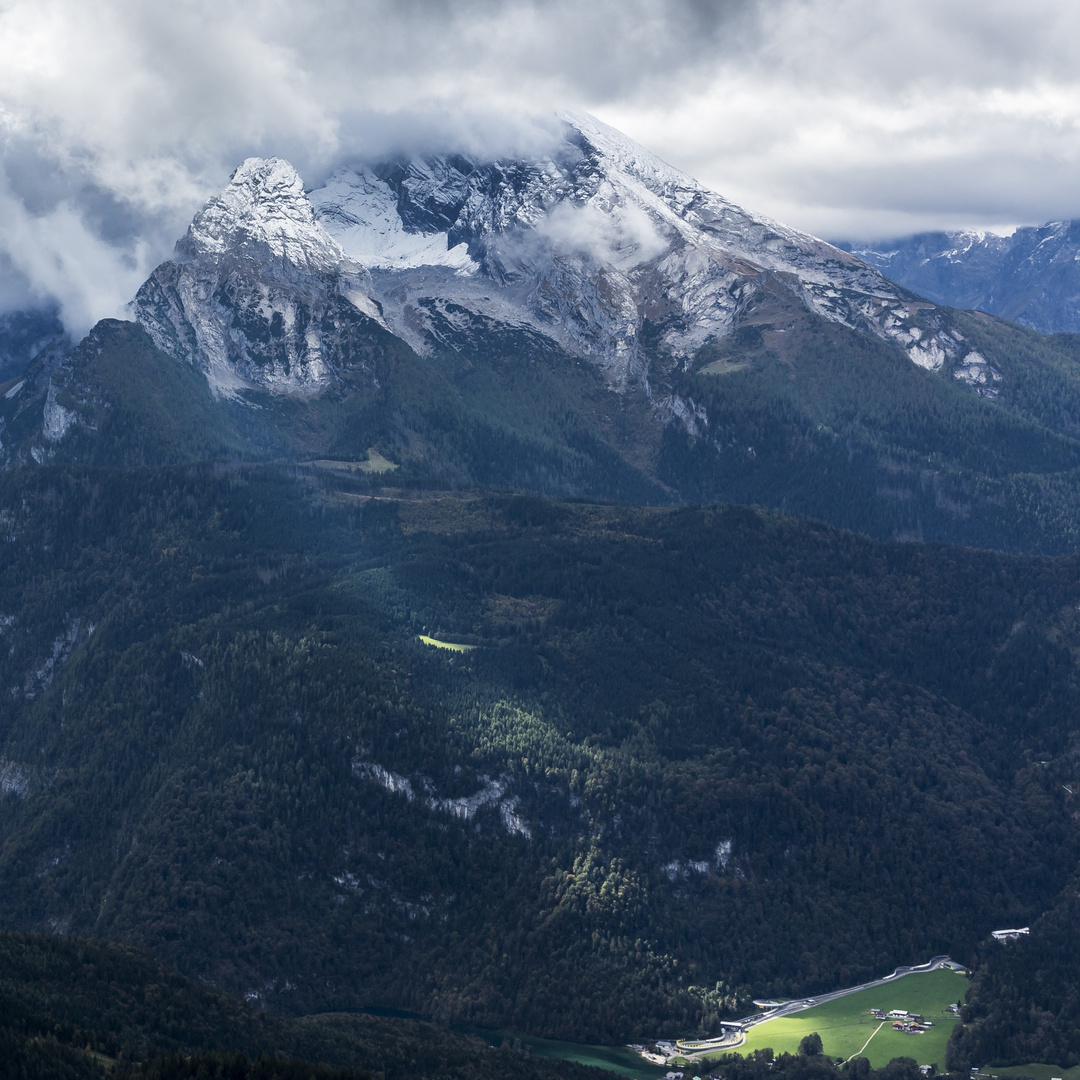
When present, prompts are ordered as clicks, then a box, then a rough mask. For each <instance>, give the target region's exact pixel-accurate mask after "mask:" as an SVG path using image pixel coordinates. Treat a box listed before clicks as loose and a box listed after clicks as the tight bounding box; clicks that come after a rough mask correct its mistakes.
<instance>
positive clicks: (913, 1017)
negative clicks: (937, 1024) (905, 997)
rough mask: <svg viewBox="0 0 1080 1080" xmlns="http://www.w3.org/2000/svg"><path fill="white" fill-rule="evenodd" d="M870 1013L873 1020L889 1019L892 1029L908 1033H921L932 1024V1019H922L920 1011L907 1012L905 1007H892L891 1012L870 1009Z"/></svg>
mask: <svg viewBox="0 0 1080 1080" xmlns="http://www.w3.org/2000/svg"><path fill="white" fill-rule="evenodd" d="M870 1013H871V1015H872V1016H873V1017H874V1019H875V1020H891V1021H892V1022H893V1025H892V1026H893V1031H903V1032H906V1033H907V1034H908V1035H921V1034H922V1033H923V1032H924V1031H926V1029H927V1028H932V1027H933V1026H934V1024H933V1021H931V1020H924V1019H923V1018H922V1014H921V1013H909V1012H908V1011H907V1010H906V1009H893V1010H892V1011H891V1012H885V1011H884V1009H871V1010H870Z"/></svg>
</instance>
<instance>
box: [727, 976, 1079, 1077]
mask: <svg viewBox="0 0 1080 1080" xmlns="http://www.w3.org/2000/svg"><path fill="white" fill-rule="evenodd" d="M967 987H968V981H967V976H965V975H961V974H960V973H959V972H956V971H949V970H943V969H939V970H937V971H928V972H918V973H916V974H914V975H903V976H901V977H900V978H898V979H897V980H896V981H895V982H892V983H887V984H886V985H884V986H878V987H874V988H872V989H870V990H860V991H858V992H857V993H854V994H848V995H847V996H845V997H841V998H836V999H835V1000H834V1001H827V1002H825V1003H824V1004H822V1005H815V1006H813V1007H812V1008H810V1009H807V1010H806V1011H805V1012H801V1013H798V1014H796V1015H795V1016H781V1017H778V1018H777V1019H776V1020H766V1021H765V1022H764V1023H762V1024H757V1025H755V1026H754V1027H752V1028H750V1030H749V1031H748V1032H747V1033H746V1042H745V1043H744V1044H743V1045H742V1046H740V1047H739V1049H738V1053H740V1054H749V1053H751V1052H752V1051H754V1050H761V1049H763V1048H764V1047H766V1046H769V1047H772V1049H773V1050H774V1051H775V1052H776V1053H778V1054H779V1053H782V1052H784V1051H787V1052H788V1053H792V1054H794V1053H797V1052H798V1049H799V1040H800V1039H802V1038H803V1036H805V1035H809V1034H810V1033H811V1032H813V1031H816V1032H817V1033H818V1034H819V1035H820V1036H821V1041H822V1049H823V1051H824V1053H826V1054H828V1055H829V1056H830V1057H834V1058H845V1059H846V1058H849V1057H855V1056H861V1057H865V1058H868V1059H869V1061H870V1064H871V1065H872V1066H873V1067H874V1068H875V1069H878V1068H881V1066H883V1065H887V1064H888V1063H889V1062H890V1061H891V1060H892V1059H893V1058H894V1057H912V1058H914V1059H915V1060H916V1061H917V1062H918V1063H919V1064H920V1065H931V1064H936V1065H937V1067H938V1069H939V1071H944V1068H945V1046H946V1044H947V1043H948V1041H949V1036H950V1035H951V1034H952V1029H953V1027H954V1026H955V1025H956V1023H957V1018H956V1017H955V1016H954V1015H953V1014H952V1013H950V1012H949V1011H948V1008H947V1006H948V1005H950V1004H955V1003H956V1002H957V1001H962V1000H963V998H964V994H966V993H967ZM870 1009H884V1010H885V1011H886V1012H888V1011H889V1010H891V1009H906V1010H907V1011H908V1012H914V1013H921V1014H922V1015H923V1017H925V1019H927V1020H932V1021H933V1027H932V1028H930V1030H929V1031H927V1032H924V1033H923V1034H922V1035H908V1034H905V1033H904V1032H901V1031H893V1029H892V1022H891V1021H885V1023H884V1024H882V1022H881V1021H880V1020H875V1019H874V1018H873V1017H872V1016H871V1015H870V1012H869V1010H870ZM868 1039H869V1040H870V1041H869V1043H868V1044H867V1040H868ZM864 1046H865V1049H864ZM715 1056H717V1057H719V1056H720V1055H715ZM1054 1075H1055V1076H1060V1075H1061V1073H1060V1072H1057V1073H1055V1074H1054ZM1040 1080H1043V1078H1040ZM1047 1080H1049V1078H1047ZM1070 1080H1072V1078H1070ZM1077 1080H1080V1078H1077Z"/></svg>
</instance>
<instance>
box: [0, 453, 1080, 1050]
mask: <svg viewBox="0 0 1080 1080" xmlns="http://www.w3.org/2000/svg"><path fill="white" fill-rule="evenodd" d="M351 485H352V481H350V480H348V479H347V478H343V477H340V476H337V475H325V474H322V473H319V472H317V471H304V470H300V471H297V470H293V469H270V468H247V467H244V468H241V467H233V468H205V469H184V470H172V471H154V472H151V471H147V472H129V473H124V474H120V473H110V472H96V473H86V472H74V471H70V470H61V469H52V470H34V471H28V472H24V473H15V474H9V475H7V476H6V477H4V478H3V481H2V492H0V495H2V498H0V505H2V506H3V507H4V518H3V529H4V533H3V536H2V539H3V544H4V547H3V551H4V558H3V560H2V561H0V616H3V617H4V620H5V621H4V624H3V626H4V628H3V635H2V637H0V642H2V643H3V645H4V648H3V649H0V690H2V692H3V693H4V695H5V697H4V700H5V701H6V702H8V705H7V706H6V707H5V710H4V712H3V719H2V725H3V726H2V729H0V759H2V760H0V770H3V777H4V790H5V792H6V794H5V795H4V796H3V797H0V836H2V837H3V840H2V843H0V886H2V887H0V918H2V920H3V922H4V924H5V925H7V926H13V927H27V928H41V929H47V928H50V927H54V928H60V929H63V930H65V931H67V932H70V933H75V934H83V935H91V934H93V935H97V936H106V937H109V938H112V939H115V940H120V941H126V942H130V943H133V944H139V945H143V946H147V947H149V948H151V949H152V950H153V951H154V952H155V953H156V954H157V955H158V956H160V957H162V958H163V959H165V960H167V961H169V962H172V963H175V964H176V965H177V966H178V967H179V968H180V969H181V970H182V971H184V972H185V973H186V974H189V975H198V976H200V977H202V978H206V979H210V980H212V981H213V982H215V983H216V984H218V985H220V986H223V987H225V988H228V989H229V990H231V991H233V992H237V993H250V994H252V995H253V996H254V997H255V999H256V1000H262V1001H264V1002H267V1003H269V1004H271V1005H272V1006H273V1007H274V1008H275V1009H278V1010H287V1011H295V1012H305V1011H312V1010H315V1009H328V1008H355V1007H357V1006H360V1005H365V1004H375V1003H379V1004H384V1005H391V1006H394V1007H397V1008H406V1009H412V1010H414V1011H418V1012H422V1013H424V1014H427V1015H430V1016H437V1017H440V1018H447V1019H451V1018H452V1019H457V1020H462V1021H468V1022H472V1023H477V1024H483V1025H485V1026H488V1027H498V1026H505V1027H508V1028H511V1029H516V1030H520V1031H528V1032H532V1033H536V1034H548V1035H561V1036H564V1037H573V1038H578V1039H585V1040H594V1041H608V1042H613V1041H620V1040H625V1039H626V1038H627V1037H630V1036H637V1035H657V1034H663V1033H665V1032H673V1031H679V1032H681V1031H685V1032H689V1031H693V1030H705V1031H708V1030H715V1028H716V1025H717V1023H718V1020H719V1018H720V1017H721V1016H723V1015H725V1014H730V1013H731V1012H732V1011H735V1010H737V1009H740V1008H742V1007H744V1005H745V1002H746V998H747V996H749V994H750V993H751V992H752V993H753V994H755V995H756V994H770V993H788V992H815V991H819V990H822V989H827V988H832V987H835V986H836V985H841V984H849V983H853V982H855V981H858V980H860V979H861V978H864V977H871V976H874V975H879V974H880V973H881V971H882V970H888V969H890V968H891V967H892V966H893V965H894V964H895V963H897V962H900V961H905V960H907V961H918V960H922V959H925V958H926V957H927V956H929V955H932V954H934V953H939V952H946V951H953V952H954V955H958V956H959V957H960V958H965V957H966V956H967V953H968V952H969V951H970V950H971V949H972V948H974V946H975V944H976V943H977V942H978V940H979V939H980V938H981V937H982V936H983V935H984V934H985V933H986V932H987V931H988V930H990V929H992V928H995V927H996V926H999V925H1004V924H1011V923H1013V922H1016V921H1027V920H1029V919H1032V918H1034V917H1035V916H1036V915H1037V914H1038V913H1039V912H1040V911H1041V910H1043V908H1044V907H1045V906H1046V904H1047V903H1048V902H1049V899H1050V898H1052V897H1053V896H1054V895H1056V894H1057V892H1058V891H1059V890H1060V889H1061V888H1062V886H1063V884H1064V882H1065V880H1066V877H1067V875H1068V872H1069V868H1070V867H1071V866H1073V865H1074V864H1075V860H1076V858H1077V855H1078V854H1080V844H1078V837H1077V831H1076V827H1075V822H1074V820H1073V818H1072V816H1071V813H1072V811H1071V808H1070V806H1069V803H1068V800H1067V797H1066V793H1065V792H1064V790H1063V788H1062V786H1061V784H1062V782H1063V781H1064V782H1068V781H1069V780H1070V779H1071V776H1072V772H1071V770H1072V769H1073V767H1074V758H1073V753H1074V749H1073V743H1072V741H1071V740H1072V739H1073V732H1074V731H1075V717H1076V716H1077V715H1078V708H1077V706H1078V701H1077V695H1078V687H1077V679H1076V664H1075V660H1074V656H1075V655H1076V652H1077V649H1078V647H1080V619H1078V616H1077V605H1078V604H1080V585H1078V578H1080V574H1078V569H1080V566H1078V564H1077V562H1076V560H1073V559H1069V560H1061V561H1049V560H1025V559H1018V558H1011V557H1007V556H1001V555H994V554H989V553H977V552H965V551H962V550H959V549H949V548H935V547H924V546H915V545H885V546H882V545H878V544H875V543H874V542H872V541H870V540H866V539H861V538H858V537H855V536H853V535H851V534H846V533H840V532H836V531H835V530H831V529H829V528H826V527H824V526H815V525H807V524H800V523H797V522H793V521H789V520H783V519H777V518H772V517H769V516H767V515H764V514H761V513H757V512H754V511H749V510H739V509H718V508H711V509H683V510H655V509H633V508H625V507H596V506H589V505H586V504H577V505H574V504H565V503H564V504H557V503H551V502H548V501H545V500H542V499H538V498H534V497H510V496H506V497H503V496H498V497H496V496H485V497H476V496H469V497H453V496H448V497H445V498H433V497H430V496H426V497H420V496H418V497H416V498H412V499H402V500H398V501H390V500H387V499H385V498H371V497H370V496H371V494H372V489H371V488H370V487H369V486H367V485H366V484H365V483H360V484H358V485H356V486H351ZM420 633H427V634H430V635H432V636H434V637H436V638H441V639H444V640H445V639H449V640H457V641H463V642H466V643H472V644H478V645H481V646H482V647H481V648H479V649H476V650H475V651H473V652H471V653H466V654H457V655H454V654H449V653H446V652H444V651H442V650H436V649H430V648H427V647H425V646H423V645H421V644H419V642H418V641H417V639H416V635H418V634H420ZM1044 759H1045V760H1049V762H1050V764H1049V765H1047V766H1043V765H1040V764H1038V763H1037V762H1038V761H1040V760H1044ZM378 769H381V770H385V771H384V772H383V773H381V774H380V773H379V772H378V771H377V770H378ZM391 773H394V774H398V776H400V777H401V778H404V779H407V780H408V781H409V784H410V785H411V790H412V792H413V798H412V799H411V801H410V800H409V799H408V798H407V797H406V795H405V794H403V793H401V790H400V789H401V785H400V783H399V782H397V781H395V783H397V785H398V787H399V791H398V792H396V793H395V792H393V791H390V790H387V787H386V786H384V784H380V782H379V776H380V775H382V776H383V777H388V776H389V775H390V774H391ZM490 785H496V787H495V788H494V789H492V788H491V786H490ZM485 790H487V791H491V790H495V792H496V793H495V794H494V795H490V796H489V797H487V799H486V801H485V799H481V800H480V801H479V802H478V803H477V804H476V807H475V810H474V812H473V813H472V816H471V817H469V818H467V819H465V818H462V817H461V816H456V815H455V814H454V813H453V812H451V810H450V809H449V807H450V805H451V804H450V803H449V802H447V800H455V799H464V798H466V797H469V796H474V795H477V794H478V793H481V792H483V791H485ZM462 813H464V810H463V811H462ZM514 815H517V820H520V822H522V823H523V824H524V825H525V826H526V827H527V828H528V830H529V832H530V835H528V836H526V835H523V834H522V833H521V832H519V831H515V828H516V827H512V826H513V822H514V820H515V818H514ZM264 1048H265V1047H254V1048H252V1049H264ZM227 1049H238V1050H244V1051H245V1052H248V1048H246V1047H244V1046H241V1045H233V1046H230V1047H227ZM289 1052H290V1053H295V1054H297V1055H298V1056H301V1057H304V1058H307V1059H309V1060H317V1058H312V1056H311V1055H310V1054H309V1053H307V1052H301V1051H300V1050H299V1049H297V1050H290V1051H289ZM345 1064H348V1062H345Z"/></svg>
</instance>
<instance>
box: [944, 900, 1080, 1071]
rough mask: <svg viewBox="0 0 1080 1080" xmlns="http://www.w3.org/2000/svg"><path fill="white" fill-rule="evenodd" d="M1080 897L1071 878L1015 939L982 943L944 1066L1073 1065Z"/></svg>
mask: <svg viewBox="0 0 1080 1080" xmlns="http://www.w3.org/2000/svg"><path fill="white" fill-rule="evenodd" d="M1078 927H1080V897H1078V895H1077V884H1076V882H1075V880H1074V881H1073V882H1072V883H1070V886H1069V887H1068V888H1067V889H1065V891H1064V892H1063V893H1062V895H1061V897H1060V899H1059V900H1058V902H1057V903H1056V904H1055V905H1054V907H1053V908H1052V909H1051V910H1050V911H1048V912H1047V913H1046V914H1045V915H1044V916H1043V917H1042V918H1041V919H1039V920H1038V921H1037V922H1035V923H1034V924H1033V925H1032V927H1031V934H1030V936H1028V937H1022V938H1020V939H1019V940H1017V941H1008V942H997V941H992V940H991V941H987V942H984V943H983V945H982V946H981V947H980V949H979V962H978V967H977V968H976V971H975V974H974V977H973V979H972V982H971V988H970V990H969V991H968V996H967V1004H966V1005H965V1007H964V1009H963V1012H962V1017H963V1019H964V1020H965V1022H966V1023H965V1024H964V1025H963V1026H962V1027H958V1028H957V1030H956V1033H955V1035H954V1036H953V1039H952V1041H951V1043H950V1045H949V1060H950V1063H951V1067H952V1068H956V1069H966V1068H968V1067H969V1066H970V1065H984V1064H985V1065H1026V1064H1028V1063H1030V1062H1033V1061H1041V1062H1046V1063H1048V1064H1054V1065H1060V1066H1061V1067H1062V1068H1066V1069H1067V1068H1071V1067H1072V1066H1074V1065H1077V1064H1080V933H1078Z"/></svg>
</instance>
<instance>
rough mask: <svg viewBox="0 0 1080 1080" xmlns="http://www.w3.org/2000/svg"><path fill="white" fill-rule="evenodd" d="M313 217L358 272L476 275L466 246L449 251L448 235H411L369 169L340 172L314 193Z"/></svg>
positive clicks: (382, 182) (382, 184) (384, 186)
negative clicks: (432, 270)
mask: <svg viewBox="0 0 1080 1080" xmlns="http://www.w3.org/2000/svg"><path fill="white" fill-rule="evenodd" d="M309 199H310V201H311V204H312V206H313V208H314V212H315V216H316V217H317V219H318V221H319V222H320V224H322V225H323V226H324V227H325V229H326V230H327V232H328V233H329V234H330V235H331V236H333V238H334V239H335V240H336V242H337V243H338V244H339V245H340V246H341V248H342V249H343V250H344V252H345V254H346V255H347V256H348V257H349V258H350V259H352V260H353V262H355V263H356V264H357V265H358V266H366V267H370V268H378V269H382V270H405V269H411V268H414V267H418V266H449V267H452V268H453V269H455V270H459V271H462V272H464V273H472V272H473V271H475V270H476V264H475V263H474V262H473V260H472V259H471V258H470V256H469V247H468V245H467V244H464V243H459V244H454V245H453V246H451V244H450V242H449V235H448V234H447V233H446V232H409V231H407V230H406V228H405V223H404V222H403V221H402V220H401V215H400V214H399V213H398V206H397V196H396V195H395V194H394V192H393V191H392V190H391V188H390V185H389V184H387V183H386V181H385V180H380V179H379V177H377V176H376V175H375V174H374V173H373V172H372V171H371V170H370V169H364V168H361V169H357V170H352V169H341V170H339V171H338V172H336V173H334V174H333V175H332V176H331V177H330V179H329V180H328V181H327V182H326V184H325V186H323V187H321V188H318V189H316V190H315V191H313V192H311V194H310V196H309Z"/></svg>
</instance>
